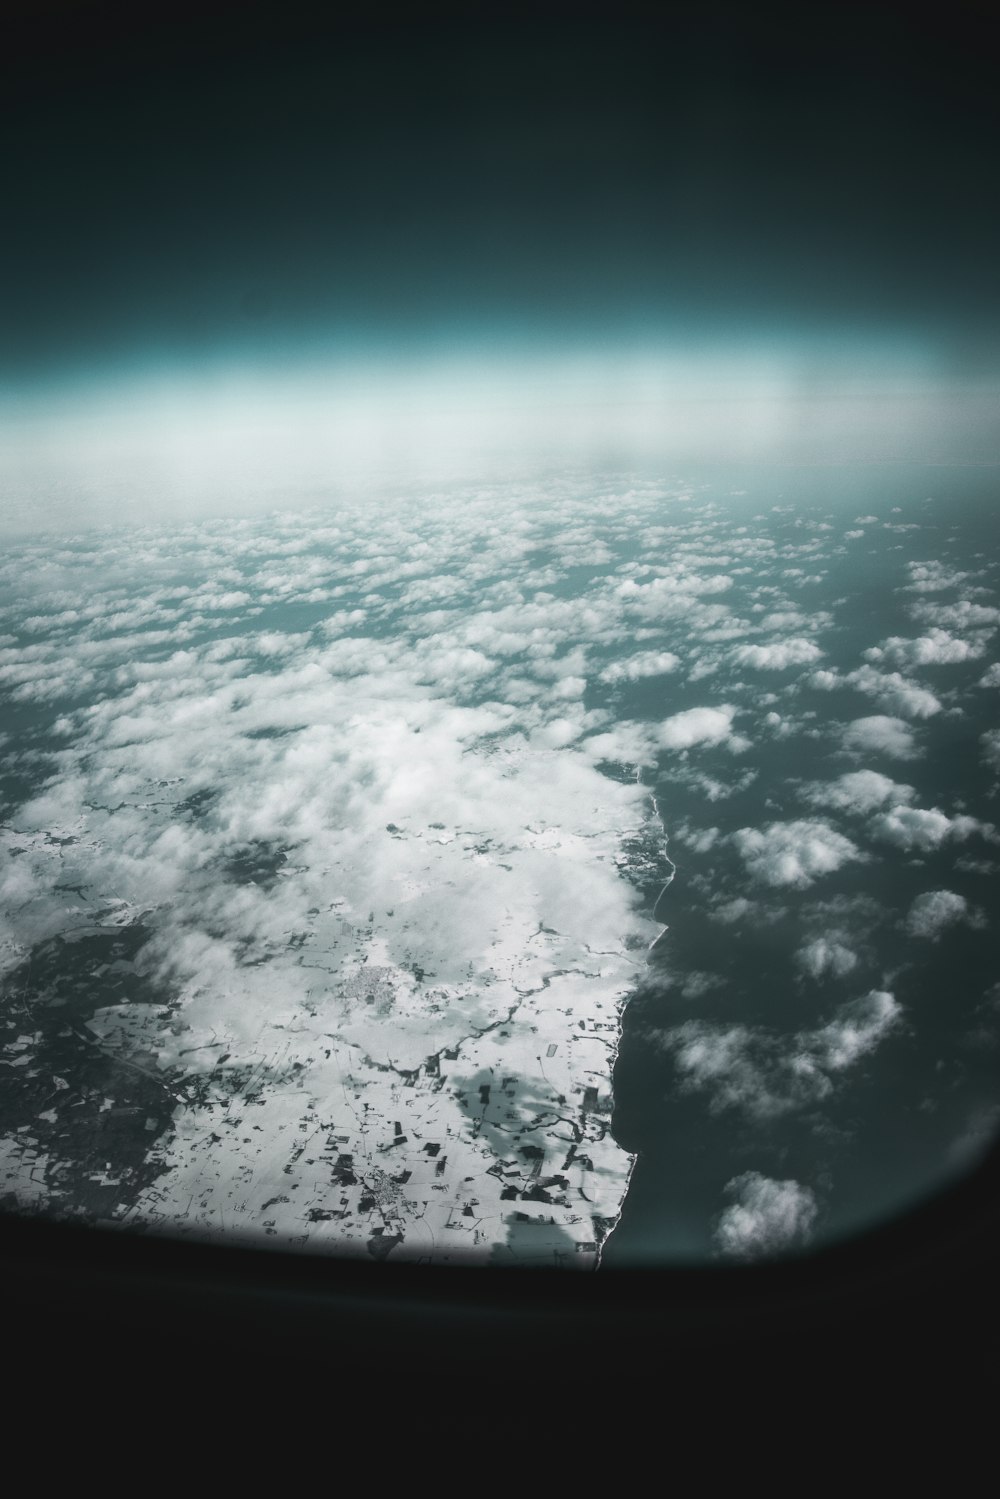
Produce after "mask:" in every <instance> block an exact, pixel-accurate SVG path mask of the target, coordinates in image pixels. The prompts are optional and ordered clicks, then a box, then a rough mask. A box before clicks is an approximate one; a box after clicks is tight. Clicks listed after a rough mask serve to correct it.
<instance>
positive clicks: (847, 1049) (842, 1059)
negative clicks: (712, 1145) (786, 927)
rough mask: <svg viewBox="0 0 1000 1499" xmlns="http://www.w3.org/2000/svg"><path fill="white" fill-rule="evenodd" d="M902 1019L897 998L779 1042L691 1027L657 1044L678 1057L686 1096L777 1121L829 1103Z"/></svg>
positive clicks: (848, 1011)
mask: <svg viewBox="0 0 1000 1499" xmlns="http://www.w3.org/2000/svg"><path fill="white" fill-rule="evenodd" d="M901 1019H902V1008H901V1006H900V1005H899V1004H898V1002H897V1001H896V999H895V997H894V996H893V995H892V994H889V993H887V992H885V991H882V990H873V991H872V992H871V993H869V994H866V995H864V996H863V997H861V998H859V999H854V1000H849V1001H848V1002H847V1003H846V1004H843V1005H841V1006H840V1007H839V1008H838V1009H837V1011H836V1012H835V1014H834V1016H833V1018H832V1020H830V1021H829V1022H828V1023H827V1024H826V1025H823V1026H819V1027H816V1028H815V1029H812V1030H803V1031H798V1032H795V1033H794V1034H792V1035H790V1036H779V1035H776V1034H775V1033H773V1032H770V1031H765V1030H762V1029H754V1028H752V1027H751V1026H747V1025H724V1024H718V1023H713V1022H712V1021H708V1020H687V1021H684V1022H683V1023H682V1024H681V1025H677V1026H674V1027H672V1028H671V1029H669V1030H666V1031H662V1032H658V1033H657V1032H654V1033H653V1039H654V1040H655V1042H656V1044H657V1045H658V1046H660V1047H661V1048H662V1050H664V1051H666V1052H668V1053H670V1054H671V1055H672V1056H673V1060H674V1065H675V1067H676V1068H677V1071H678V1073H679V1076H680V1086H681V1088H682V1089H683V1090H684V1091H685V1092H703V1093H707V1094H708V1095H709V1108H710V1110H711V1112H712V1113H715V1114H718V1113H722V1112H724V1111H726V1110H727V1109H735V1110H737V1111H738V1112H741V1113H743V1114H746V1115H748V1116H749V1117H750V1118H752V1119H758V1120H763V1119H774V1118H778V1117H780V1116H781V1115H783V1114H787V1113H789V1112H790V1111H791V1110H794V1109H797V1108H803V1107H807V1106H809V1105H812V1104H815V1103H818V1102H820V1101H822V1100H823V1099H825V1098H828V1097H829V1096H830V1094H831V1093H832V1092H833V1089H834V1086H835V1080H836V1078H837V1076H838V1075H839V1074H841V1073H844V1072H846V1071H847V1070H848V1069H849V1068H851V1067H853V1066H854V1065H855V1064H856V1063H857V1062H859V1061H860V1060H861V1059H862V1058H863V1057H865V1056H867V1055H868V1054H869V1053H870V1052H872V1051H874V1050H875V1048H876V1047H877V1046H879V1045H880V1044H881V1042H882V1041H884V1040H885V1038H886V1037H887V1036H888V1035H890V1034H891V1033H892V1031H894V1030H895V1029H896V1028H897V1027H898V1025H899V1024H900V1021H901Z"/></svg>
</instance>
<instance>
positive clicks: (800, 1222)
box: [714, 1171, 818, 1259]
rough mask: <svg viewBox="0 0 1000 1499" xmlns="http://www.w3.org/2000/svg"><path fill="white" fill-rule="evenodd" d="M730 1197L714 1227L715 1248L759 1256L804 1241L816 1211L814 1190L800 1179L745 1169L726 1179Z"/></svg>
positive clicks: (737, 1256)
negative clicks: (777, 1176) (730, 1200)
mask: <svg viewBox="0 0 1000 1499" xmlns="http://www.w3.org/2000/svg"><path fill="white" fill-rule="evenodd" d="M725 1190H726V1195H727V1196H729V1197H731V1198H732V1199H733V1201H732V1202H731V1203H730V1204H729V1206H728V1207H727V1208H725V1209H724V1211H723V1212H722V1213H721V1214H720V1216H719V1220H718V1223H717V1225H716V1229H715V1235H714V1237H715V1243H716V1245H717V1246H718V1249H719V1252H720V1253H721V1254H723V1255H728V1256H730V1257H731V1258H734V1259H760V1258H763V1257H766V1256H768V1255H773V1254H780V1253H781V1252H782V1251H784V1250H788V1249H793V1248H797V1247H799V1246H801V1245H803V1244H805V1243H807V1242H808V1240H809V1238H810V1237H811V1235H812V1230H813V1225H814V1223H815V1221H816V1216H817V1212H818V1208H817V1204H816V1197H815V1194H814V1193H813V1192H812V1191H811V1190H810V1189H809V1188H808V1187H804V1186H803V1185H802V1184H801V1183H800V1182H797V1181H791V1180H785V1181H778V1180H775V1179H774V1178H773V1177H769V1176H762V1175H761V1173H760V1172H759V1171H745V1172H743V1174H742V1175H741V1176H734V1177H733V1179H732V1180H731V1181H729V1182H727V1183H726V1188H725Z"/></svg>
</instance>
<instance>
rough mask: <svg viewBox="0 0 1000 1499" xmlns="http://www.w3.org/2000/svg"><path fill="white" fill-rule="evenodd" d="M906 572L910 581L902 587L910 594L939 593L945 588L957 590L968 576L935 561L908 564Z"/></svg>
mask: <svg viewBox="0 0 1000 1499" xmlns="http://www.w3.org/2000/svg"><path fill="white" fill-rule="evenodd" d="M907 571H908V572H909V575H910V581H909V583H906V584H904V587H905V589H907V590H908V591H909V592H911V593H939V592H941V591H943V590H944V589H946V588H957V587H958V585H959V583H964V582H965V580H966V579H967V578H968V576H969V574H968V573H962V572H958V571H957V570H956V569H955V568H953V567H949V566H948V565H947V563H944V562H938V561H936V560H935V561H931V562H910V563H908V564H907Z"/></svg>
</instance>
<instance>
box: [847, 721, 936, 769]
mask: <svg viewBox="0 0 1000 1499" xmlns="http://www.w3.org/2000/svg"><path fill="white" fill-rule="evenodd" d="M843 743H844V748H845V749H848V750H855V751H857V752H859V753H861V754H868V753H869V752H876V753H878V754H883V755H888V756H889V758H890V759H892V760H913V759H915V758H916V755H917V754H918V750H917V746H916V740H915V739H914V735H913V730H912V728H911V727H910V725H909V724H908V723H906V722H904V720H903V719H901V718H890V717H887V716H886V715H885V714H883V713H875V714H873V715H872V716H871V717H870V718H856V719H854V721H853V722H852V723H849V724H847V725H845V727H844V730H843Z"/></svg>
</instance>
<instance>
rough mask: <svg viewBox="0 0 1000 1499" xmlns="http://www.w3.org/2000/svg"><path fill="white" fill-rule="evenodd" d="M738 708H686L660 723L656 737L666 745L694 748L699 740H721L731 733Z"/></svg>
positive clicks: (676, 748) (719, 742)
mask: <svg viewBox="0 0 1000 1499" xmlns="http://www.w3.org/2000/svg"><path fill="white" fill-rule="evenodd" d="M735 713H736V709H735V708H730V707H720V708H686V709H685V710H684V712H683V713H675V714H674V715H673V717H672V718H667V719H665V720H664V721H663V723H661V724H660V725H659V728H658V729H657V731H656V738H657V741H658V742H659V744H660V745H662V747H663V748H664V749H672V750H682V749H691V748H692V747H693V746H694V745H696V744H722V743H723V742H724V741H725V740H727V739H728V738H729V737H730V734H731V732H732V723H733V717H734V716H735Z"/></svg>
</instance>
